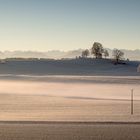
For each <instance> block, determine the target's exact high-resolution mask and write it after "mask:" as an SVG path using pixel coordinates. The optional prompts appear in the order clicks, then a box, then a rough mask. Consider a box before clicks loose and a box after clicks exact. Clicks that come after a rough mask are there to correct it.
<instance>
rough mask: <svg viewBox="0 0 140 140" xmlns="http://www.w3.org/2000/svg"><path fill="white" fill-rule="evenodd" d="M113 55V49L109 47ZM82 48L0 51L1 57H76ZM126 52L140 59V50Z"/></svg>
mask: <svg viewBox="0 0 140 140" xmlns="http://www.w3.org/2000/svg"><path fill="white" fill-rule="evenodd" d="M107 50H108V51H109V54H110V58H111V57H112V50H111V49H107ZM82 51H83V50H82V49H78V50H72V51H67V52H66V51H59V50H53V51H48V52H37V51H4V52H0V58H51V59H52V58H53V59H60V58H75V57H78V56H81V52H82ZM122 51H123V52H124V53H125V58H128V59H130V60H140V50H139V49H137V50H125V49H123V50H122Z"/></svg>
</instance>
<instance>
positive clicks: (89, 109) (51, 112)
mask: <svg viewBox="0 0 140 140" xmlns="http://www.w3.org/2000/svg"><path fill="white" fill-rule="evenodd" d="M16 77H17V76H15V77H14V75H12V78H10V77H9V75H8V78H5V76H4V77H3V76H1V80H0V85H1V88H0V120H21V121H22V120H30V121H31V120H32V121H35V120H36V121H40V120H41V121H42V120H43V121H49V120H51V121H54V120H61V121H66V120H68V121H79V120H80V121H140V92H139V91H140V77H134V76H133V77H130V76H129V77H114V76H113V77H112V76H111V77H107V76H104V77H100V76H99V77H98V76H29V75H28V76H27V75H26V76H25V75H18V78H17V79H16ZM119 81H120V83H119ZM131 89H134V100H135V101H134V115H133V116H131V115H130V97H131V96H130V95H131Z"/></svg>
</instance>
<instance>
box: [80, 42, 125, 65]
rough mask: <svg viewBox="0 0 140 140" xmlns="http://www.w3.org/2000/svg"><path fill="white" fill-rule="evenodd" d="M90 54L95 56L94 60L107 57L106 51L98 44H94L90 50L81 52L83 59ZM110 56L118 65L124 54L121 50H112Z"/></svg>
mask: <svg viewBox="0 0 140 140" xmlns="http://www.w3.org/2000/svg"><path fill="white" fill-rule="evenodd" d="M90 54H91V55H93V56H95V58H96V59H98V58H103V57H104V58H107V57H109V52H108V50H107V49H105V48H104V47H103V45H102V44H101V43H99V42H95V43H94V44H93V46H92V48H91V49H90V50H88V49H86V50H83V51H82V57H84V58H87V57H88V56H89V55H90ZM112 55H113V57H114V59H115V60H116V63H119V61H120V60H121V59H122V58H123V56H124V53H123V52H122V51H121V50H118V49H114V50H113V54H112Z"/></svg>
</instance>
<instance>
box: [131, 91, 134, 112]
mask: <svg viewBox="0 0 140 140" xmlns="http://www.w3.org/2000/svg"><path fill="white" fill-rule="evenodd" d="M133 94H134V90H133V89H132V90H131V115H133V114H134V99H133V98H134V97H133V96H134V95H133Z"/></svg>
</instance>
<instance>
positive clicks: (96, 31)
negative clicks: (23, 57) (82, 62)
mask: <svg viewBox="0 0 140 140" xmlns="http://www.w3.org/2000/svg"><path fill="white" fill-rule="evenodd" d="M139 37H140V0H0V50H1V51H3V50H37V51H47V50H73V49H78V48H90V47H91V46H92V44H93V42H94V41H98V42H101V43H102V44H103V45H104V46H105V47H108V48H124V49H139V48H140V38H139Z"/></svg>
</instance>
